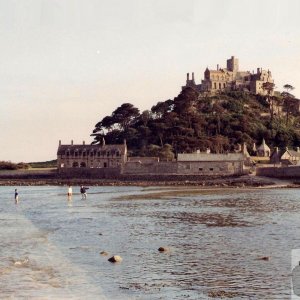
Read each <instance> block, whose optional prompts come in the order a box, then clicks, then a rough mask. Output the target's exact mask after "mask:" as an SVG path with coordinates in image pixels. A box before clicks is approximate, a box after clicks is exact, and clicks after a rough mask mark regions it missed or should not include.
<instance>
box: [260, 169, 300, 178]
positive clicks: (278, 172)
mask: <svg viewBox="0 0 300 300" xmlns="http://www.w3.org/2000/svg"><path fill="white" fill-rule="evenodd" d="M256 175H257V176H267V177H275V178H300V166H299V167H298V166H297V167H294V166H291V167H281V168H280V167H268V168H257V169H256Z"/></svg>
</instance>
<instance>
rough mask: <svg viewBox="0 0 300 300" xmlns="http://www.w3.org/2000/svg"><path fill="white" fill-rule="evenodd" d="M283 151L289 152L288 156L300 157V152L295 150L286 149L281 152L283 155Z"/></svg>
mask: <svg viewBox="0 0 300 300" xmlns="http://www.w3.org/2000/svg"><path fill="white" fill-rule="evenodd" d="M284 153H289V154H290V156H294V157H300V152H298V151H295V150H290V149H288V150H286V151H284V152H283V153H282V155H283V154H284Z"/></svg>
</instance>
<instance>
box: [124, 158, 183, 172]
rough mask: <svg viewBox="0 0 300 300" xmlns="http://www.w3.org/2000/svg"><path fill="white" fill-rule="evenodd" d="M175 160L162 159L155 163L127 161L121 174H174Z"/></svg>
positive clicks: (175, 168)
mask: <svg viewBox="0 0 300 300" xmlns="http://www.w3.org/2000/svg"><path fill="white" fill-rule="evenodd" d="M176 173H177V162H171V161H166V162H164V161H162V162H156V163H140V162H127V163H126V164H125V166H124V169H123V174H158V175H159V174H176Z"/></svg>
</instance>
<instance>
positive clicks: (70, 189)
mask: <svg viewBox="0 0 300 300" xmlns="http://www.w3.org/2000/svg"><path fill="white" fill-rule="evenodd" d="M72 194H73V191H72V187H71V186H70V185H69V187H68V198H71V197H72Z"/></svg>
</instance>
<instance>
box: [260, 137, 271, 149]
mask: <svg viewBox="0 0 300 300" xmlns="http://www.w3.org/2000/svg"><path fill="white" fill-rule="evenodd" d="M257 150H258V151H270V147H269V146H268V145H267V144H266V142H265V139H263V140H262V144H261V145H260V146H259V147H257Z"/></svg>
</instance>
